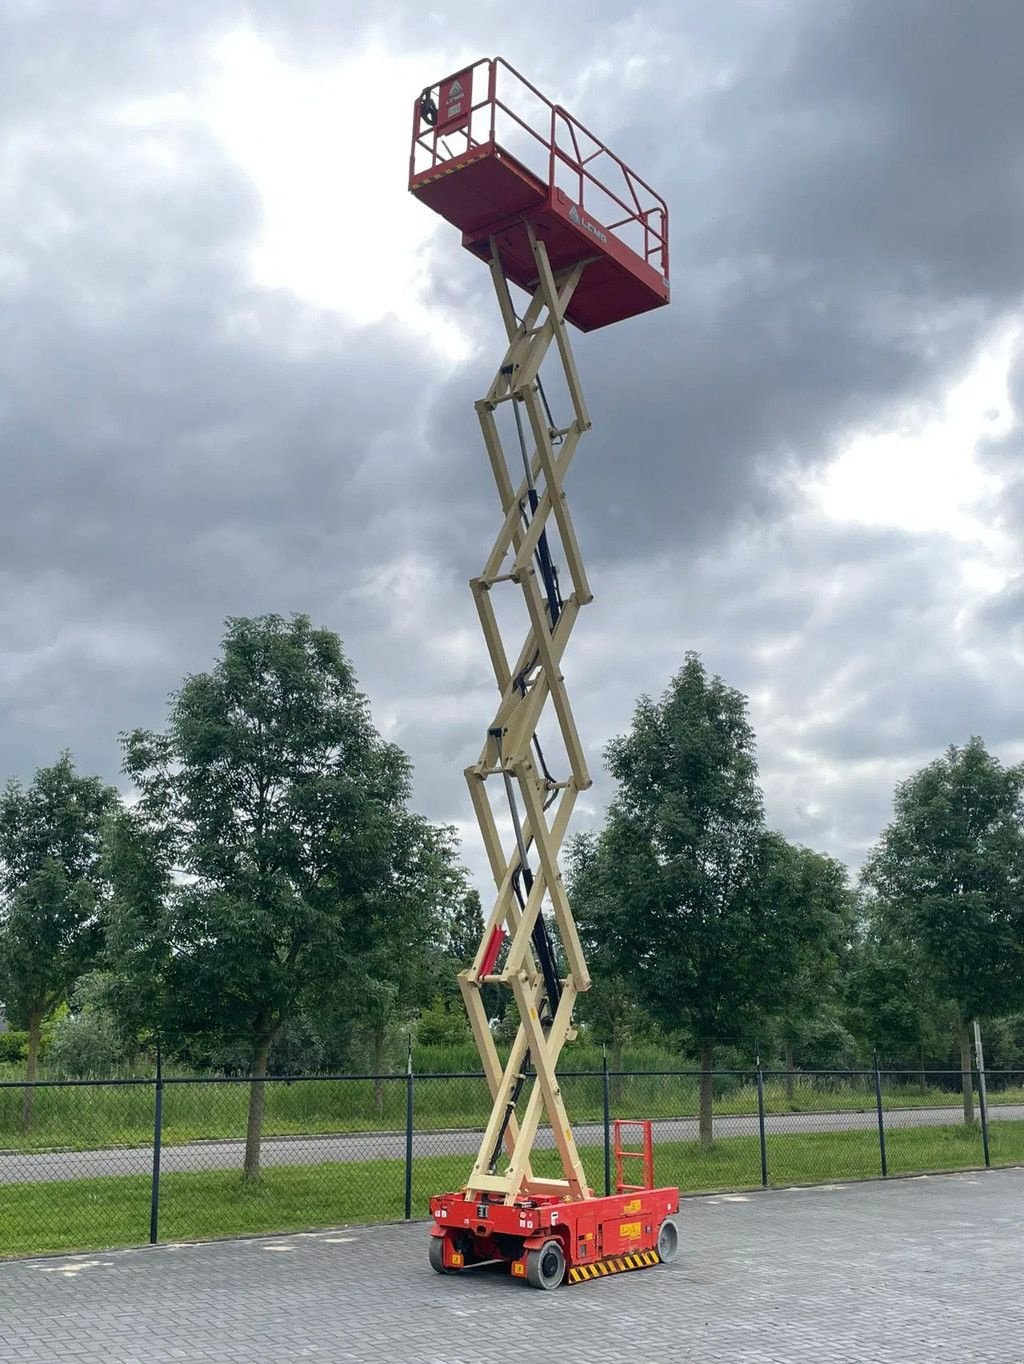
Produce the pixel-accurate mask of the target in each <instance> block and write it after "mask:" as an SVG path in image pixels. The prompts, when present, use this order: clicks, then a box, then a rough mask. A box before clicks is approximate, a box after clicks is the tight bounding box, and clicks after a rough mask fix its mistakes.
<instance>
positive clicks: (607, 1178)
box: [601, 1043, 612, 1196]
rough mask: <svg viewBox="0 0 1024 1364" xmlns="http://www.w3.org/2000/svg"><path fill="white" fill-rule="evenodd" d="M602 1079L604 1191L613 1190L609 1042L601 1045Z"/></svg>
mask: <svg viewBox="0 0 1024 1364" xmlns="http://www.w3.org/2000/svg"><path fill="white" fill-rule="evenodd" d="M601 1080H602V1088H603V1093H604V1191H605V1195H606V1196H607V1195H608V1194H610V1193H611V1191H612V1138H611V1131H612V1094H611V1085H610V1083H609V1079H608V1044H607V1043H603V1044H602V1046H601Z"/></svg>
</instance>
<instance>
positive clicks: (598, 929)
mask: <svg viewBox="0 0 1024 1364" xmlns="http://www.w3.org/2000/svg"><path fill="white" fill-rule="evenodd" d="M604 853H605V847H604V845H603V843H602V840H601V839H600V838H599V837H598V836H597V835H596V834H593V833H586V834H579V835H578V836H577V837H576V838H574V839H573V840H572V841H571V842H570V843H569V845H568V847H567V849H566V855H565V868H566V886H567V889H568V894H569V900H570V903H571V905H572V912H573V918H574V919H575V920H576V925H577V928H578V929H579V934H580V942H581V943H582V944H583V951H584V953H585V955H586V958H587V966H588V968H589V970H590V974H591V977H592V978H593V987H592V988H591V989H590V990H588V991H587V993H586V994H584V995H581V996H580V1000H579V1006H578V1007H579V1014H580V1018H581V1019H582V1020H583V1021H584V1022H585V1023H586V1024H587V1025H588V1027H589V1029H590V1036H591V1037H592V1038H593V1040H594V1041H595V1042H599V1043H601V1044H602V1045H603V1046H606V1047H607V1048H608V1052H609V1069H610V1070H611V1072H612V1078H611V1091H612V1097H613V1098H614V1099H615V1100H618V1099H619V1098H621V1096H622V1075H621V1071H622V1049H623V1047H624V1046H625V1045H626V1044H627V1043H629V1042H631V1041H633V1040H634V1038H635V1037H636V1035H637V1034H638V1033H642V1032H644V1031H645V1030H646V1029H647V1026H648V1019H647V1016H646V1014H645V1012H644V1010H643V1009H642V1008H641V1007H640V1006H639V1005H638V1004H637V1001H636V993H635V990H634V988H633V985H632V983H631V981H630V979H629V978H628V976H626V975H624V974H623V971H622V969H621V967H620V964H619V957H618V955H617V944H616V941H615V940H612V941H609V940H608V939H607V938H606V937H605V936H604V934H605V926H606V924H607V921H608V917H609V915H612V914H615V913H617V912H618V909H619V901H618V897H617V895H616V880H615V876H614V875H613V868H611V867H609V866H608V865H607V862H606V859H605V857H604V856H603V854H604Z"/></svg>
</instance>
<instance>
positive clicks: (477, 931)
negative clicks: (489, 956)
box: [447, 886, 484, 966]
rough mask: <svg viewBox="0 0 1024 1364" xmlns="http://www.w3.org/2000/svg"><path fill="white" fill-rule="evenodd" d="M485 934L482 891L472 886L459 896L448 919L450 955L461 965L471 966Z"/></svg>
mask: <svg viewBox="0 0 1024 1364" xmlns="http://www.w3.org/2000/svg"><path fill="white" fill-rule="evenodd" d="M483 936H484V911H483V906H482V905H481V904H480V892H479V891H478V890H476V889H475V888H474V887H472V886H470V887H469V888H468V889H466V890H465V891H464V892H463V893H462V895H460V896H458V897H457V898H456V899H455V901H454V903H453V905H452V912H451V915H450V917H449V919H448V942H447V948H448V955H449V956H450V957H451V958H452V959H453V960H454V961H457V962H458V963H459V965H460V966H469V965H470V964H471V963H472V961H473V958H474V957H475V956H476V952H477V948H478V947H479V946H480V939H481V938H482V937H483Z"/></svg>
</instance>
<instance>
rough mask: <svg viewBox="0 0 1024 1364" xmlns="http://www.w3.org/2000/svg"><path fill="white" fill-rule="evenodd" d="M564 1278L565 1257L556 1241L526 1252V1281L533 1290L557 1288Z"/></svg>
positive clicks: (546, 1242)
mask: <svg viewBox="0 0 1024 1364" xmlns="http://www.w3.org/2000/svg"><path fill="white" fill-rule="evenodd" d="M564 1278H565V1256H564V1254H563V1253H562V1247H561V1245H560V1244H559V1242H558V1241H545V1242H544V1244H543V1245H542V1246H540V1247H538V1249H537V1250H529V1251H527V1252H526V1281H527V1283H529V1284H532V1286H533V1287H534V1288H557V1287H558V1285H559V1284H560V1283H561V1282H562V1280H563V1279H564Z"/></svg>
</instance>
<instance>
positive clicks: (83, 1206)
mask: <svg viewBox="0 0 1024 1364" xmlns="http://www.w3.org/2000/svg"><path fill="white" fill-rule="evenodd" d="M990 1141H991V1149H992V1159H993V1163H994V1164H1024V1123H1017V1122H1002V1123H1000V1122H994V1123H992V1124H991V1129H990ZM887 1146H888V1153H889V1171H890V1173H891V1174H910V1173H915V1172H926V1171H941V1170H955V1169H964V1168H970V1167H972V1166H978V1165H980V1164H981V1163H982V1149H981V1136H980V1133H979V1132H978V1130H977V1129H969V1128H965V1127H963V1126H961V1125H956V1126H948V1127H929V1128H924V1127H907V1128H893V1129H891V1130H890V1131H889V1132H888V1133H887ZM580 1154H581V1156H582V1158H583V1161H584V1165H585V1166H586V1169H587V1173H588V1175H589V1177H590V1179H591V1181H592V1183H593V1185H594V1188H595V1190H596V1191H597V1192H599V1193H600V1192H601V1191H602V1189H603V1169H604V1165H603V1160H604V1157H603V1151H602V1149H601V1148H600V1147H584V1148H582V1149H581V1153H580ZM768 1160H769V1173H770V1179H771V1183H772V1184H773V1185H785V1184H814V1183H820V1182H823V1181H827V1182H837V1181H845V1180H852V1179H865V1178H872V1177H877V1176H878V1174H879V1173H880V1165H879V1153H878V1137H877V1133H875V1132H872V1131H863V1132H821V1133H813V1134H806V1135H804V1134H800V1135H794V1134H784V1135H778V1136H771V1135H769V1139H768ZM470 1163H471V1162H470V1158H469V1157H468V1156H465V1155H459V1156H424V1157H421V1158H418V1159H417V1160H415V1161H414V1162H413V1215H414V1216H416V1217H422V1216H424V1215H425V1214H426V1212H427V1202H428V1199H429V1197H430V1195H431V1194H433V1193H436V1192H439V1191H441V1190H444V1189H451V1188H458V1187H459V1186H460V1184H461V1183H462V1181H463V1180H464V1179H465V1178H466V1175H467V1173H468V1170H469V1167H470ZM534 1169H535V1170H536V1172H537V1173H538V1174H548V1175H553V1174H556V1173H558V1168H557V1155H556V1154H555V1153H554V1152H551V1151H538V1152H537V1153H536V1155H535V1159H534ZM656 1175H657V1179H658V1182H659V1183H663V1184H678V1185H679V1186H680V1188H681V1189H682V1190H683V1192H684V1193H697V1192H711V1191H713V1190H718V1189H743V1188H752V1187H756V1186H758V1185H759V1184H760V1178H761V1170H760V1154H759V1148H758V1141H757V1138H756V1136H754V1137H747V1136H744V1137H728V1138H725V1139H723V1140H721V1141H718V1142H715V1143H714V1145H713V1146H711V1147H710V1148H709V1149H707V1150H702V1149H701V1147H700V1145H699V1144H698V1143H697V1142H666V1143H664V1144H662V1145H659V1146H658V1148H657V1150H656ZM404 1188H405V1164H404V1162H403V1161H400V1160H379V1161H356V1162H337V1161H329V1162H324V1163H321V1164H317V1165H302V1166H300V1165H291V1166H277V1167H273V1168H271V1169H268V1170H267V1171H266V1172H265V1173H264V1174H263V1176H262V1177H261V1178H260V1180H259V1181H258V1182H256V1183H255V1184H249V1185H246V1184H243V1182H242V1180H241V1178H240V1176H239V1174H238V1173H237V1172H235V1171H204V1172H200V1173H194V1174H168V1175H165V1176H164V1177H163V1179H162V1180H161V1185H160V1203H161V1206H160V1239H161V1241H165V1242H166V1241H186V1240H203V1239H207V1238H213V1237H221V1236H242V1235H252V1234H260V1233H270V1232H283V1231H302V1230H307V1229H311V1228H316V1227H331V1226H338V1225H342V1224H345V1223H367V1222H385V1221H396V1220H399V1219H401V1217H402V1216H403V1211H404ZM149 1200H150V1181H149V1178H148V1177H147V1176H145V1175H131V1176H121V1177H117V1176H114V1177H106V1178H99V1179H78V1180H67V1181H59V1182H49V1183H33V1184H13V1185H3V1186H0V1256H4V1257H10V1256H17V1255H38V1254H45V1253H49V1252H60V1251H64V1252H75V1251H89V1250H101V1249H109V1248H111V1247H115V1246H125V1245H135V1244H139V1243H141V1242H143V1241H145V1240H146V1239H147V1237H148V1230H149Z"/></svg>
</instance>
